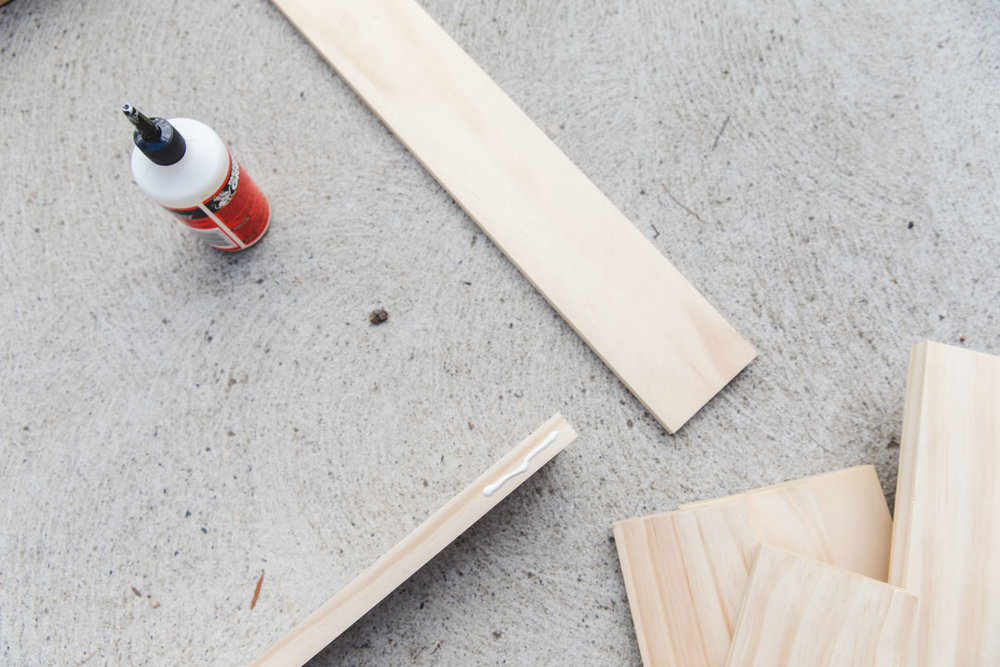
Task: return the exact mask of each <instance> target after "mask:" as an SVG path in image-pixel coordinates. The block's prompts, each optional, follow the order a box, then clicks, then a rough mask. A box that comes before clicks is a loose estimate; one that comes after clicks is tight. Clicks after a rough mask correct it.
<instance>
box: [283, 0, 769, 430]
mask: <svg viewBox="0 0 1000 667" xmlns="http://www.w3.org/2000/svg"><path fill="white" fill-rule="evenodd" d="M273 2H274V4H275V5H276V6H277V7H278V8H279V9H280V10H281V11H282V12H283V13H284V14H285V16H287V17H288V19H289V20H290V21H291V22H292V23H293V24H294V25H295V26H296V27H297V28H298V29H299V31H301V32H302V34H303V35H304V36H305V37H306V39H308V40H309V41H310V42H311V43H312V44H313V46H314V47H315V48H316V49H317V50H318V51H319V53H320V54H321V55H322V56H323V57H324V58H325V59H326V60H327V62H329V63H330V64H331V65H332V66H333V67H334V68H335V69H336V70H337V72H338V73H339V74H340V76H341V77H343V79H344V80H345V81H346V82H347V83H348V85H350V86H351V87H352V88H353V89H354V90H355V91H356V92H357V93H358V95H360V96H361V97H362V99H364V100H365V102H366V103H367V104H368V105H369V106H370V107H371V108H372V110H373V111H374V112H375V113H376V114H377V115H378V116H379V117H380V118H381V119H382V121H383V122H384V123H385V124H386V125H387V126H388V127H389V129H390V130H392V132H394V133H395V134H396V136H397V137H398V138H399V139H400V140H401V141H402V142H403V144H404V145H406V147H407V148H409V150H410V151H412V152H413V154H414V155H415V156H416V157H417V159H418V160H420V162H421V163H422V164H423V165H424V167H425V168H426V169H427V170H428V171H429V172H430V173H431V174H432V175H433V176H434V177H435V178H436V179H437V180H438V182H439V183H441V185H442V186H443V187H444V188H445V189H446V190H447V191H448V192H449V193H450V194H451V195H452V197H454V198H455V200H456V201H457V202H458V204H459V205H460V206H461V207H462V208H463V209H464V210H465V211H466V213H468V214H469V216H470V217H471V218H472V219H473V220H475V222H476V223H477V224H478V225H479V226H480V227H481V228H482V230H483V231H484V232H485V233H486V234H487V235H488V236H489V237H490V238H491V239H492V240H493V241H494V243H496V245H497V246H498V247H499V248H500V249H501V250H502V251H503V252H504V253H505V254H506V255H507V257H508V258H509V259H510V260H511V261H512V262H514V264H515V265H517V267H518V268H519V269H520V271H521V273H523V274H524V275H525V277H527V278H528V279H529V280H530V281H531V282H532V283H533V284H534V286H535V287H536V288H537V289H538V291H539V292H541V294H542V295H543V296H544V297H545V298H546V299H547V300H548V302H549V303H550V304H551V305H552V306H553V307H554V308H555V309H556V310H557V311H558V312H559V313H560V314H561V315H562V316H563V318H565V320H566V321H567V322H568V323H569V324H570V325H571V326H572V327H573V328H574V329H575V330H576V332H577V333H578V334H579V335H580V336H581V337H582V338H583V339H584V340H585V341H586V342H587V344H588V345H590V347H591V348H592V349H593V350H594V352H595V353H597V355H598V356H599V357H600V358H601V359H603V361H604V362H605V363H606V364H607V365H608V367H610V368H611V370H612V371H614V373H615V374H616V375H617V376H618V377H619V378H620V379H621V381H622V382H623V383H624V384H625V385H626V386H628V387H629V389H630V390H631V391H632V392H633V393H634V394H635V395H636V396H637V397H638V398H639V400H641V401H642V402H643V403H644V404H645V405H646V407H647V408H648V409H649V411H650V412H651V413H652V414H653V415H654V416H655V417H656V418H657V419H658V420H659V421H660V423H661V424H663V426H664V427H665V428H666V429H667V430H668V431H670V432H673V431H675V430H677V429H678V428H680V426H681V425H682V424H684V422H686V421H687V420H688V419H689V418H690V417H691V415H693V414H694V413H695V412H697V410H698V409H700V408H701V406H703V405H704V404H705V403H706V402H707V401H708V400H709V399H710V398H711V397H712V396H714V395H715V394H716V393H717V392H718V391H719V390H720V389H721V388H722V387H724V386H725V385H726V384H727V383H728V382H729V381H730V380H731V379H732V378H733V377H734V376H735V375H736V374H737V373H739V371H740V370H741V369H742V368H743V367H745V366H746V365H747V364H748V363H750V361H751V360H752V359H753V357H754V356H755V354H756V353H755V352H754V350H753V348H752V347H751V346H750V344H749V343H747V342H746V341H745V340H743V338H741V337H740V335H739V334H738V333H737V332H736V331H735V330H734V329H733V328H732V327H731V326H730V325H729V324H728V323H727V322H726V321H725V320H724V319H723V318H722V316H721V315H719V313H718V312H716V310H715V309H714V308H713V307H712V306H711V305H710V304H709V303H708V302H707V301H706V300H705V298H704V297H703V296H702V295H701V294H699V293H698V291H697V290H695V288H694V287H693V286H692V285H691V284H690V283H689V282H688V281H687V280H685V279H684V277H683V276H682V275H681V274H680V273H679V272H678V271H677V270H676V269H675V268H674V267H673V266H672V265H671V264H670V263H669V262H668V261H667V260H666V259H665V258H664V257H663V256H662V255H661V254H660V253H659V252H658V251H657V250H656V248H654V247H653V245H652V244H651V243H650V242H649V241H648V240H647V239H646V238H645V237H644V236H643V235H642V234H641V233H640V232H639V231H638V230H637V229H636V228H635V227H634V226H633V225H632V224H631V223H630V222H629V221H628V220H627V219H626V218H625V216H624V215H622V213H621V212H620V211H619V210H618V209H617V208H615V206H614V204H612V203H611V202H610V201H609V200H608V199H607V197H605V196H604V195H603V194H602V193H601V192H600V191H599V190H598V189H597V187H596V186H595V185H594V184H593V183H592V182H591V181H590V180H588V179H587V177H586V176H585V175H584V174H583V173H582V172H581V171H580V170H579V169H578V168H577V167H576V166H575V165H574V164H573V163H572V162H571V161H570V160H569V159H568V158H567V157H566V156H565V155H564V154H563V153H562V152H561V151H560V150H559V148H558V147H556V145H555V144H554V143H553V142H552V141H551V140H549V138H548V137H547V136H546V135H545V133H544V132H542V131H541V130H540V129H539V128H538V127H537V126H535V125H534V124H533V123H532V122H531V120H530V119H529V118H528V117H527V116H526V115H525V114H524V112H523V111H521V109H520V108H518V106H517V105H516V104H515V103H514V102H513V101H511V99H510V98H509V97H507V95H506V94H504V92H503V91H502V90H501V89H500V88H499V87H498V86H497V85H496V84H495V83H494V82H493V81H492V80H491V79H490V77H489V76H488V75H487V74H486V73H485V72H483V70H481V69H480V68H479V67H478V66H477V65H476V63H475V62H473V60H472V59H471V58H470V57H469V56H468V55H467V54H466V53H465V52H464V51H463V50H462V49H461V47H459V46H458V45H457V44H456V43H455V42H454V41H453V40H452V39H451V38H450V37H449V36H448V35H447V34H446V33H445V32H444V30H443V29H442V28H441V27H440V26H438V25H437V24H436V23H435V22H434V20H433V19H432V18H431V17H430V16H428V15H427V13H426V12H424V10H423V9H421V8H420V6H419V5H418V4H417V3H416V2H415V1H414V0H329V1H322V0H273Z"/></svg>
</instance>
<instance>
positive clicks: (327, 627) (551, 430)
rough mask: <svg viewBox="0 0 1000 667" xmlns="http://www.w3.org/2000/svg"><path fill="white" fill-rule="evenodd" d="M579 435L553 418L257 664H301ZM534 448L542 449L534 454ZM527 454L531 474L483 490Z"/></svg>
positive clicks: (295, 666) (357, 578)
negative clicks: (490, 493) (488, 490)
mask: <svg viewBox="0 0 1000 667" xmlns="http://www.w3.org/2000/svg"><path fill="white" fill-rule="evenodd" d="M553 435H554V436H555V438H553V437H552V436H553ZM575 438H576V432H575V431H574V430H573V427H572V426H570V425H569V423H568V422H567V421H566V420H565V419H564V418H563V417H562V415H559V414H556V415H555V416H553V417H552V418H550V419H549V420H548V421H547V422H545V423H544V424H542V426H541V427H539V428H538V429H537V430H536V431H535V432H534V433H532V434H531V435H530V436H528V437H527V438H525V439H524V440H523V441H521V443H519V444H518V445H517V446H516V447H514V448H513V449H512V450H511V451H510V452H508V453H507V454H506V455H505V456H504V457H503V458H501V459H500V460H499V461H497V462H496V463H495V464H493V465H492V466H491V467H490V468H489V469H488V470H487V471H486V472H484V473H483V474H482V475H480V476H479V477H478V478H476V480H475V481H473V482H472V484H470V485H469V486H467V487H465V489H463V490H462V491H461V492H460V493H459V494H458V495H456V496H455V497H454V498H452V499H451V500H450V501H448V503H447V504H445V506H444V507H442V508H441V509H439V510H438V511H437V512H435V513H434V514H432V515H431V516H430V518H428V519H427V520H426V521H424V522H423V523H422V524H420V525H419V526H417V528H416V529H414V531H413V532H412V533H410V534H409V535H407V536H406V537H404V538H403V539H402V540H401V541H400V542H399V543H398V544H396V546H394V547H393V548H392V549H390V550H389V551H387V552H386V553H385V554H384V555H383V556H382V557H381V558H379V559H378V560H377V561H375V563H374V564H373V565H372V566H371V567H369V568H368V569H367V570H365V571H364V572H362V573H361V574H359V575H358V576H357V577H355V578H354V579H353V580H352V581H351V582H350V583H349V584H347V586H345V587H344V588H343V589H341V591H340V592H339V593H337V594H336V595H334V596H333V597H332V598H330V599H329V600H327V601H326V602H325V603H324V604H323V605H322V606H321V607H320V608H319V609H317V610H316V611H315V612H313V614H312V615H311V616H309V618H307V619H306V620H304V621H302V623H300V624H299V625H297V626H296V627H295V628H293V629H292V630H291V631H290V632H289V633H288V634H287V635H285V637H284V638H283V639H281V640H280V641H279V642H278V643H276V644H275V645H274V646H272V647H271V648H270V649H268V651H267V652H266V653H264V655H262V656H261V657H260V658H258V659H257V660H256V661H255V662H254V663H253V664H254V665H269V666H271V667H273V666H276V665H282V666H286V667H287V666H294V667H301V665H303V664H305V663H306V662H307V661H308V660H309V659H310V658H312V657H313V656H314V655H316V654H317V653H319V651H321V650H322V649H323V647H325V646H326V645H327V644H329V643H330V642H332V641H333V640H334V639H336V638H337V637H339V636H340V634H341V633H343V632H344V631H345V630H347V628H349V627H351V625H353V624H354V622H355V621H357V620H358V619H359V618H361V617H362V616H364V615H365V614H366V613H367V612H368V611H369V610H370V609H371V608H372V607H374V606H375V605H376V604H378V603H379V601H381V600H382V599H383V598H385V597H386V596H387V595H388V594H389V593H391V592H392V591H393V590H394V589H395V588H396V587H397V586H399V585H400V584H402V583H403V582H404V581H406V580H407V579H408V578H409V577H410V576H411V575H413V573H415V572H416V571H417V570H419V569H420V568H421V567H423V565H424V564H425V563H427V561H429V560H430V559H431V558H433V557H434V556H436V555H437V554H438V552H440V551H441V550H442V549H444V548H445V547H446V546H448V545H449V544H450V543H451V542H452V541H453V540H454V539H455V538H457V537H458V536H459V535H461V534H462V533H463V532H465V531H466V530H467V529H468V528H469V527H470V526H471V525H472V524H474V523H475V522H476V521H478V520H479V519H480V518H481V517H482V516H483V515H484V514H486V513H487V512H488V511H490V510H491V509H493V508H494V507H495V506H496V505H497V504H498V503H499V502H500V501H501V500H503V499H504V498H506V497H507V496H508V495H510V494H511V492H513V491H514V489H516V488H517V487H518V486H520V484H522V483H523V482H524V481H525V480H527V479H528V478H529V477H530V476H531V475H533V474H534V473H535V472H537V471H538V469H539V468H541V467H542V466H543V465H545V464H546V463H548V462H549V461H550V460H551V459H552V458H553V457H554V456H555V455H556V454H558V453H559V452H561V451H562V450H563V448H564V447H565V446H566V445H568V444H569V443H570V442H572V441H573V440H574V439H575ZM539 443H543V444H545V446H544V447H542V446H541V445H540V444H539ZM535 451H537V453H536V454H535V455H534V456H531V453H532V452H535ZM526 459H527V460H528V469H527V470H526V471H525V473H527V474H524V475H523V476H521V477H518V478H517V479H513V480H510V481H512V483H505V484H503V485H501V486H500V487H498V488H497V490H496V491H495V492H494V493H493V494H492V495H489V496H487V495H486V494H484V493H483V489H484V488H485V487H486V486H487V485H489V484H490V483H491V481H492V480H495V479H497V477H498V476H499V475H502V474H504V472H505V471H509V470H510V469H511V468H512V467H513V466H516V465H517V464H518V462H519V461H522V462H523V461H524V460H526Z"/></svg>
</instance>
